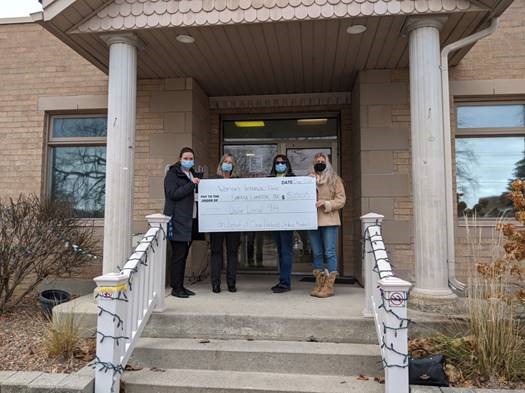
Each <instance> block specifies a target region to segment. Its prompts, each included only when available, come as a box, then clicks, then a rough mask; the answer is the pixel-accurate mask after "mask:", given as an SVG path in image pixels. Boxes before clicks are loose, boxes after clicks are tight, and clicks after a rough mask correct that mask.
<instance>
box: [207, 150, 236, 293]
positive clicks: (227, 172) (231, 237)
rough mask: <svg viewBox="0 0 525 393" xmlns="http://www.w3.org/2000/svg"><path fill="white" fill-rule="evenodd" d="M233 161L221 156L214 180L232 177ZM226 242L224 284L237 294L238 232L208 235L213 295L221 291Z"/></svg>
mask: <svg viewBox="0 0 525 393" xmlns="http://www.w3.org/2000/svg"><path fill="white" fill-rule="evenodd" d="M234 168H235V160H234V158H233V155H231V154H229V153H226V154H225V155H224V156H222V159H221V162H219V166H218V167H217V175H216V176H214V177H213V178H214V179H230V178H232V177H235V175H234ZM225 242H226V254H227V267H226V283H227V284H228V291H230V292H237V288H236V287H235V281H236V276H237V262H238V259H239V257H238V252H239V244H240V242H241V234H240V232H212V233H211V234H210V243H211V288H212V291H213V292H214V293H219V292H220V291H221V269H222V265H223V262H224V257H223V254H224V252H223V249H224V248H223V247H224V243H225Z"/></svg>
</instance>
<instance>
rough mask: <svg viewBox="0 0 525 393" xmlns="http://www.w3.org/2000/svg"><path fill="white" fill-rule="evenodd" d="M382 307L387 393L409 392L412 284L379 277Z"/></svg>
mask: <svg viewBox="0 0 525 393" xmlns="http://www.w3.org/2000/svg"><path fill="white" fill-rule="evenodd" d="M378 284H379V288H380V290H381V297H382V307H381V308H380V310H379V313H381V314H382V317H381V318H380V319H381V321H383V326H381V327H380V328H381V329H382V337H383V338H382V340H383V346H384V349H383V351H382V353H383V356H384V357H383V367H384V370H385V393H405V392H406V393H408V392H409V384H408V323H409V320H408V319H407V302H408V292H409V290H410V287H411V286H412V284H410V283H409V282H407V281H405V280H402V279H400V278H397V277H387V278H384V279H381V280H379V281H378Z"/></svg>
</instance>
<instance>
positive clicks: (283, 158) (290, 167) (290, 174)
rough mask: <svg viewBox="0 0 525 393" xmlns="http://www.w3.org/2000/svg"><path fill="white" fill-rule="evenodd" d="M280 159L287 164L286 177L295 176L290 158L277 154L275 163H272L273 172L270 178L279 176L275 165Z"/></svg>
mask: <svg viewBox="0 0 525 393" xmlns="http://www.w3.org/2000/svg"><path fill="white" fill-rule="evenodd" d="M279 158H280V159H281V160H283V161H284V162H285V163H286V172H285V176H294V174H293V171H292V164H291V163H290V160H289V159H288V157H286V155H284V154H277V155H276V156H275V157H274V159H273V162H272V170H271V171H270V176H277V171H276V170H275V163H276V162H277V159H279Z"/></svg>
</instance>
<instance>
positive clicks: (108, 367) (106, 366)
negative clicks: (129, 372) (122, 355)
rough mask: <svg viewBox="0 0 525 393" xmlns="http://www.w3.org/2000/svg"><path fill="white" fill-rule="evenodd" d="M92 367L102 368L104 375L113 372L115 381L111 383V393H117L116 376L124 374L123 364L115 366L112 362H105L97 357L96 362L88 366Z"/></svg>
mask: <svg viewBox="0 0 525 393" xmlns="http://www.w3.org/2000/svg"><path fill="white" fill-rule="evenodd" d="M88 365H89V366H90V367H92V368H94V369H96V368H97V366H100V369H99V371H102V372H104V373H107V372H108V371H112V372H113V380H112V383H111V393H113V392H114V391H115V382H116V381H115V376H116V375H117V374H122V373H123V372H124V367H122V365H121V364H113V363H110V362H103V361H101V360H100V359H99V357H98V356H95V360H93V361H92V362H91V363H90V364H88Z"/></svg>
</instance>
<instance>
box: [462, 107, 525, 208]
mask: <svg viewBox="0 0 525 393" xmlns="http://www.w3.org/2000/svg"><path fill="white" fill-rule="evenodd" d="M516 177H523V178H525V105H522V104H501V105H461V106H459V107H458V108H457V135H456V184H457V202H458V215H459V216H464V215H476V216H477V217H479V218H495V217H501V216H505V217H512V216H514V210H513V207H512V203H511V201H510V200H509V199H508V198H507V193H508V192H509V189H510V183H511V182H512V180H513V179H515V178H516Z"/></svg>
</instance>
